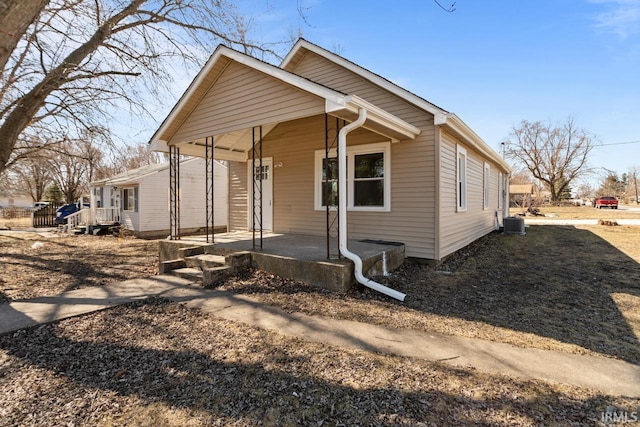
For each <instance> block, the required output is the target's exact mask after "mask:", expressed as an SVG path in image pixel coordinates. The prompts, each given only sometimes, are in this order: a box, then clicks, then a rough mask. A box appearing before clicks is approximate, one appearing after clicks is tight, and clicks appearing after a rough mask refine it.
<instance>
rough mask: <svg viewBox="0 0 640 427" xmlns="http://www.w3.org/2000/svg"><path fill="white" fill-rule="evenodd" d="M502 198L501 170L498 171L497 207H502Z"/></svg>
mask: <svg viewBox="0 0 640 427" xmlns="http://www.w3.org/2000/svg"><path fill="white" fill-rule="evenodd" d="M503 199H504V180H503V178H502V172H498V209H502V203H503Z"/></svg>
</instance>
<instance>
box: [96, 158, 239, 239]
mask: <svg viewBox="0 0 640 427" xmlns="http://www.w3.org/2000/svg"><path fill="white" fill-rule="evenodd" d="M205 174H206V166H205V160H204V159H201V158H190V159H185V160H182V161H181V162H180V194H181V197H180V199H181V206H180V224H181V228H182V231H183V232H185V233H193V232H200V231H202V230H204V228H205V226H206V222H207V220H206V180H205ZM227 182H228V176H227V166H226V165H225V164H224V163H223V162H219V161H217V160H216V161H215V163H214V197H215V203H214V227H215V228H216V229H217V228H222V227H224V228H225V229H226V227H227V210H228V202H227V200H228V190H227V189H228V184H227ZM90 190H91V217H92V218H94V222H98V223H108V222H119V223H120V224H122V225H123V226H124V227H125V228H126V229H128V230H131V231H133V232H134V234H136V235H138V236H141V237H160V236H167V235H168V234H169V227H170V224H169V215H170V214H169V163H159V164H153V165H147V166H143V167H141V168H138V169H133V170H130V171H127V172H124V173H122V174H120V175H116V176H114V177H111V178H108V179H103V180H100V181H94V182H92V183H91V184H90Z"/></svg>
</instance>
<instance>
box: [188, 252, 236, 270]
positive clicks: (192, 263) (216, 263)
mask: <svg viewBox="0 0 640 427" xmlns="http://www.w3.org/2000/svg"><path fill="white" fill-rule="evenodd" d="M184 261H185V263H186V265H187V267H191V268H198V269H200V270H204V269H205V268H214V267H221V266H223V265H225V263H226V261H225V257H224V256H222V255H210V254H205V255H194V256H188V257H186V258H185V259H184Z"/></svg>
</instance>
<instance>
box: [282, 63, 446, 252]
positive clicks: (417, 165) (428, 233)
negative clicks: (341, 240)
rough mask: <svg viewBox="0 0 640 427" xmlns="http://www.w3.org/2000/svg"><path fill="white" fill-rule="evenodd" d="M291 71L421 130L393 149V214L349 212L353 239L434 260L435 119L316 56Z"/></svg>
mask: <svg viewBox="0 0 640 427" xmlns="http://www.w3.org/2000/svg"><path fill="white" fill-rule="evenodd" d="M291 71H293V72H295V73H296V74H299V75H301V76H304V77H306V78H308V79H310V80H312V81H315V82H317V83H320V84H323V85H326V86H329V87H331V88H333V89H336V90H338V91H341V92H344V93H347V94H356V95H358V96H359V97H361V98H363V99H365V100H367V101H369V102H371V103H373V104H375V105H376V106H378V107H380V108H383V109H385V110H386V111H388V112H389V113H391V114H394V115H396V116H398V117H399V118H401V119H403V120H405V121H407V122H409V123H411V124H412V125H414V126H417V127H419V128H420V129H421V131H422V132H421V133H420V135H419V136H418V137H417V138H416V139H415V140H414V141H401V142H400V143H396V144H392V145H391V175H392V179H391V212H390V213H387V214H386V215H385V214H383V213H376V214H372V213H370V212H349V219H350V225H349V235H350V236H349V237H351V238H373V237H376V238H379V239H385V240H395V241H398V240H399V241H402V242H404V243H405V244H407V255H408V256H414V257H420V258H430V259H433V258H435V256H436V253H435V237H436V236H435V215H436V204H435V202H436V175H435V164H436V153H435V136H434V133H435V128H434V125H433V116H432V115H431V114H430V113H427V112H425V111H423V110H420V109H418V108H416V107H415V106H413V105H411V104H409V103H408V102H406V101H404V100H402V99H400V98H399V97H397V96H396V95H394V94H392V93H390V92H388V91H387V90H385V89H383V88H381V87H379V86H377V85H375V84H373V83H371V82H370V81H368V80H365V79H363V78H362V77H360V76H358V75H357V74H355V73H353V72H351V71H349V70H346V69H344V68H342V67H340V66H339V65H337V64H335V63H333V62H331V61H328V60H327V59H325V58H322V57H321V56H319V55H316V54H314V53H312V52H307V53H306V54H305V55H304V57H303V58H302V59H301V60H300V61H296V65H295V68H294V69H293V70H291ZM379 141H380V139H378V141H376V142H379ZM311 197H313V195H311ZM312 201H313V200H312Z"/></svg>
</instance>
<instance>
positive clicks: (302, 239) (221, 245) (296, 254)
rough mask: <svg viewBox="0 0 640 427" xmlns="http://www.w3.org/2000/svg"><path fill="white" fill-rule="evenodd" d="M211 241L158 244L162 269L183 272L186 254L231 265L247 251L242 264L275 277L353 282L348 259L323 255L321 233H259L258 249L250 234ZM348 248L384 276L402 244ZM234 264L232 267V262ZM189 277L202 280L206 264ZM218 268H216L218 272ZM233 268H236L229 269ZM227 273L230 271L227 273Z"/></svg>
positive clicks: (336, 284) (337, 284) (398, 259)
mask: <svg viewBox="0 0 640 427" xmlns="http://www.w3.org/2000/svg"><path fill="white" fill-rule="evenodd" d="M215 238H216V242H215V243H207V242H206V241H205V239H206V238H205V236H191V237H188V238H183V239H182V240H179V241H176V240H167V241H162V242H160V249H159V250H160V266H159V270H160V272H161V273H167V272H169V271H176V270H181V271H182V272H183V273H184V274H187V271H186V270H184V269H183V268H184V267H185V266H186V264H187V262H188V260H189V259H190V258H191V257H194V256H197V255H204V254H210V255H217V256H221V257H224V259H225V260H226V263H227V264H229V263H233V259H235V257H237V256H238V255H237V254H248V255H245V256H248V257H249V259H250V261H248V262H247V263H246V264H242V265H247V266H249V265H250V266H251V267H253V268H259V269H261V270H265V271H267V272H269V273H272V274H275V275H278V276H280V277H285V278H290V279H294V280H300V281H303V282H305V283H308V284H310V285H314V286H319V287H323V288H327V289H331V290H333V291H336V292H346V291H347V290H348V289H349V288H350V287H351V286H352V285H353V284H354V283H355V279H354V273H353V268H354V266H353V263H352V262H351V261H349V260H347V259H344V258H342V259H327V257H326V237H325V236H308V235H298V234H286V235H285V234H275V233H265V234H264V235H263V248H261V249H260V248H254V247H253V239H252V234H251V232H238V233H223V234H216V235H215ZM349 248H350V250H351V251H353V252H354V253H356V254H358V255H359V256H360V257H361V258H362V261H363V273H364V274H365V276H367V277H373V276H378V275H383V274H387V273H389V272H391V271H393V270H394V269H396V268H398V267H399V266H400V265H402V263H403V262H404V258H405V254H404V244H402V243H397V242H387V241H379V240H350V241H349ZM236 267H237V265H236ZM190 271H191V273H192V274H193V275H194V277H193V278H194V279H196V280H202V281H203V283H204V285H205V286H211V285H213V284H214V283H215V282H216V281H219V280H220V278H219V277H218V276H216V278H215V281H210V283H206V282H207V280H205V279H206V277H207V276H208V275H209V276H210V275H211V274H212V272H211V271H209V270H208V269H207V268H206V267H205V268H201V272H199V271H198V269H197V268H195V269H194V268H192V269H191V270H190ZM217 271H219V270H217ZM233 271H234V272H237V271H238V270H237V268H236V270H233ZM229 273H231V271H229Z"/></svg>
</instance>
